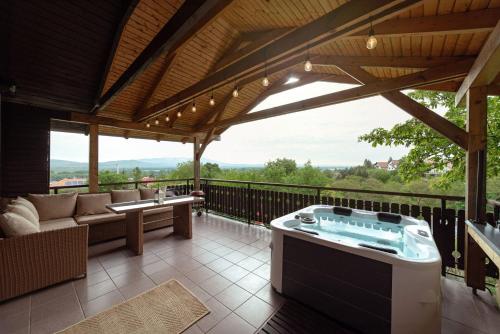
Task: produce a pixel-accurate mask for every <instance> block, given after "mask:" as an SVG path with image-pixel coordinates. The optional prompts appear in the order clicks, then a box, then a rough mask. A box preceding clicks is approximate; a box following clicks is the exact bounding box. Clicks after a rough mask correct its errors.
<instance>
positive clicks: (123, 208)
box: [106, 196, 205, 213]
mask: <svg viewBox="0 0 500 334" xmlns="http://www.w3.org/2000/svg"><path fill="white" fill-rule="evenodd" d="M204 201H205V199H204V198H203V197H196V196H175V197H166V198H165V199H164V200H163V203H157V202H155V201H154V200H152V199H146V200H141V201H136V202H125V203H115V204H108V205H106V207H107V208H108V209H110V210H111V211H113V212H114V213H127V212H137V211H142V210H146V209H157V208H164V207H167V206H176V205H185V204H194V203H201V202H204Z"/></svg>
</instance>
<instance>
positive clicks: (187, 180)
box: [186, 179, 189, 195]
mask: <svg viewBox="0 0 500 334" xmlns="http://www.w3.org/2000/svg"><path fill="white" fill-rule="evenodd" d="M186 195H189V179H186Z"/></svg>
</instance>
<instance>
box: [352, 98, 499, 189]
mask: <svg viewBox="0 0 500 334" xmlns="http://www.w3.org/2000/svg"><path fill="white" fill-rule="evenodd" d="M409 96H410V97H411V98H413V99H414V100H416V101H418V102H420V103H422V104H424V105H426V106H427V107H428V108H432V109H436V108H437V107H439V106H441V107H444V108H446V110H447V111H446V113H445V114H444V117H445V118H447V119H448V120H449V121H451V122H453V123H454V124H456V125H457V126H459V127H461V128H464V127H465V117H466V111H465V109H464V108H463V107H455V95H454V94H453V93H441V92H430V91H415V92H412V93H410V94H409ZM359 141H364V142H368V143H371V144H372V146H373V147H377V146H398V145H401V146H405V147H410V148H411V149H410V151H409V153H408V155H406V156H405V157H404V158H403V159H402V161H401V163H400V165H399V168H398V171H399V174H400V176H401V177H402V179H403V180H404V181H406V182H409V181H411V180H415V179H418V178H419V177H422V176H424V175H425V173H428V172H430V171H431V170H434V171H438V172H442V175H441V176H440V177H439V178H438V179H436V180H434V181H433V184H434V186H436V187H439V188H442V189H449V188H450V187H451V186H452V184H453V183H454V182H456V181H463V179H464V174H465V152H464V150H463V149H461V148H460V147H458V146H457V145H455V144H453V143H452V142H451V141H450V140H448V139H447V138H445V137H443V136H441V135H440V134H438V133H437V132H435V131H434V130H432V129H431V128H429V127H428V126H426V125H425V124H423V123H422V122H420V121H419V120H416V119H411V120H408V121H406V122H404V123H400V124H396V125H395V126H394V127H393V128H392V129H390V130H386V129H383V128H377V129H374V130H372V131H371V132H370V133H367V134H365V135H362V136H360V137H359ZM487 155H488V166H487V168H488V175H489V176H490V177H493V176H497V175H499V174H500V98H499V97H488V152H487Z"/></svg>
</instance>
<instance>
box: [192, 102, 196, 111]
mask: <svg viewBox="0 0 500 334" xmlns="http://www.w3.org/2000/svg"><path fill="white" fill-rule="evenodd" d="M191 111H192V112H196V104H195V103H194V100H193V105H192V106H191Z"/></svg>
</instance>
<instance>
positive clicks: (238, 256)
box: [224, 251, 248, 263]
mask: <svg viewBox="0 0 500 334" xmlns="http://www.w3.org/2000/svg"><path fill="white" fill-rule="evenodd" d="M247 257H248V255H245V254H243V253H241V252H240V251H232V252H231V253H229V254H227V255H225V256H224V258H225V259H226V260H228V261H229V262H232V263H238V262H240V261H242V260H244V259H246V258H247Z"/></svg>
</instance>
